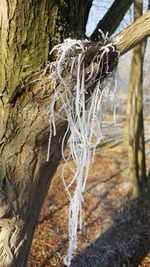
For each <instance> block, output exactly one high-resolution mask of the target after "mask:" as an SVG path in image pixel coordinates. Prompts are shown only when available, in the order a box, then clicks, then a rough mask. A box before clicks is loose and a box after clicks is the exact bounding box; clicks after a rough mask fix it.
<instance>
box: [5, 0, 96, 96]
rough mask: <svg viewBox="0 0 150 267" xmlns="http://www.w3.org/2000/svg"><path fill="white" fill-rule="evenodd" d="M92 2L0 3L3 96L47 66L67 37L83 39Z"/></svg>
mask: <svg viewBox="0 0 150 267" xmlns="http://www.w3.org/2000/svg"><path fill="white" fill-rule="evenodd" d="M90 3H91V0H88V1H86V0H82V1H80V0H76V1H74V0H71V1H70V0H58V1H57V0H51V1H48V0H42V1H41V0H34V1H33V0H28V1H24V0H20V1H17V0H12V1H7V0H1V2H0V92H3V91H7V92H9V93H10V92H13V91H14V90H15V89H16V87H17V85H18V84H19V83H20V81H21V80H24V79H25V78H26V77H27V76H29V75H31V74H32V73H34V72H36V71H38V70H40V69H41V68H43V67H44V66H45V65H46V64H47V60H48V53H49V51H50V50H51V48H52V47H53V46H54V45H55V44H58V43H60V42H62V41H63V40H64V38H67V37H77V38H79V37H80V38H81V35H82V34H83V32H84V28H85V23H86V18H87V12H88V10H89V8H90Z"/></svg>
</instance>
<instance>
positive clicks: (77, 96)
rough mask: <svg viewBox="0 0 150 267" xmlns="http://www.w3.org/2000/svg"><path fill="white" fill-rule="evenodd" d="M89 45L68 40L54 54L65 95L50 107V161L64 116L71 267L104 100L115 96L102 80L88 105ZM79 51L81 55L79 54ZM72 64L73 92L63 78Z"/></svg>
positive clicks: (105, 47)
mask: <svg viewBox="0 0 150 267" xmlns="http://www.w3.org/2000/svg"><path fill="white" fill-rule="evenodd" d="M85 44H86V42H85V41H80V40H71V39H66V40H65V41H64V43H63V44H61V45H58V46H56V47H54V49H53V51H54V50H56V51H57V54H58V58H57V61H56V62H55V64H53V69H55V74H56V76H57V79H59V82H60V83H61V85H62V88H63V95H62V94H61V93H59V92H57V90H56V91H55V94H54V98H53V101H52V103H51V104H50V109H49V112H50V137H49V145H48V154H47V160H49V155H50V147H51V138H52V136H54V135H56V125H55V119H56V117H57V116H58V117H62V114H65V115H64V120H67V122H68V128H67V131H66V134H65V135H64V138H63V141H62V156H63V159H64V168H63V171H62V180H63V183H64V187H65V189H66V191H67V193H68V196H69V200H70V208H69V248H68V253H67V255H66V256H65V257H64V263H65V264H66V265H67V266H69V265H70V263H71V260H72V258H73V254H74V252H75V249H76V248H77V230H78V228H79V229H82V202H83V192H84V190H85V185H86V180H87V176H88V170H89V165H90V162H91V159H93V158H94V154H95V149H96V146H97V145H98V144H99V143H100V141H101V140H102V138H103V136H102V132H101V122H102V117H103V116H102V110H101V106H102V105H101V104H102V100H103V97H104V96H106V95H107V96H109V95H110V94H112V92H110V88H109V90H108V87H109V86H108V87H107V82H105V88H103V87H104V82H103V83H101V79H100V78H101V77H100V78H99V80H97V81H96V86H95V89H94V90H93V93H92V94H91V97H90V100H88V101H89V103H88V104H87V103H86V101H87V100H86V94H87V89H88V88H89V86H90V84H91V81H90V79H88V80H89V83H87V81H85V68H84V55H85V52H86V48H85V47H86V46H85ZM110 47H111V48H112V47H113V44H111V43H109V44H107V45H105V44H104V45H103V46H102V48H101V50H102V51H101V52H102V53H101V57H100V58H99V65H100V63H101V60H102V57H103V56H104V54H105V55H106V58H107V54H108V52H109V49H110ZM77 51H79V52H78V53H77ZM69 61H71V62H72V63H71V67H70V77H71V74H72V72H73V71H74V70H75V71H76V82H75V85H74V88H69V82H68V81H67V79H65V78H63V75H62V73H63V70H64V69H65V68H66V66H68V64H70V62H69ZM92 71H93V70H92V68H91V75H90V76H91V77H92ZM106 71H107V68H106ZM95 76H96V75H95ZM112 76H113V74H112ZM115 88H116V86H115ZM114 90H115V89H114ZM58 100H59V101H60V102H61V107H60V108H59V111H58V112H57V113H56V112H55V111H54V106H55V103H56V101H58ZM62 111H63V112H62ZM68 132H70V134H71V135H70V138H69V141H68V143H69V147H70V155H69V157H67V158H65V155H64V143H65V139H66V137H67V134H68ZM70 157H72V159H73V161H74V163H75V166H76V168H75V169H73V168H72V167H71V166H70V165H69V159H70ZM66 166H68V167H69V168H70V170H71V172H73V177H72V180H71V181H70V183H69V184H66V181H65V175H64V169H65V167H66ZM73 184H75V191H74V193H71V192H70V187H71V186H72V185H73Z"/></svg>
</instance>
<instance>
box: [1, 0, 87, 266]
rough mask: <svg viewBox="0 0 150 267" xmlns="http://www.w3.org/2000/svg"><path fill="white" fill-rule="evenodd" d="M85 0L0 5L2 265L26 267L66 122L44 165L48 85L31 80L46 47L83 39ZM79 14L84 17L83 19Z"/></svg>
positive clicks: (44, 59) (37, 74)
mask: <svg viewBox="0 0 150 267" xmlns="http://www.w3.org/2000/svg"><path fill="white" fill-rule="evenodd" d="M90 3H91V0H89V1H85V0H82V1H78V0H77V1H74V0H71V1H69V0H66V1H65V0H64V1H63V0H61V1H56V0H52V1H49V0H42V1H41V0H40V1H39V0H34V1H33V0H29V1H23V0H20V1H16V0H12V1H6V0H2V1H1V2H0V41H1V42H0V259H1V262H0V266H3V267H8V266H12V267H25V266H26V265H27V258H28V254H29V250H30V246H31V241H32V237H33V233H34V228H35V226H36V222H37V220H38V214H39V211H40V208H41V205H42V202H43V200H44V197H45V195H46V193H47V190H48V188H49V184H50V180H51V179H52V177H53V174H54V172H55V170H56V168H57V165H58V163H59V161H60V159H61V145H60V144H61V140H62V138H63V136H64V133H65V131H66V127H67V125H66V124H65V123H64V121H59V123H58V126H57V136H55V137H53V140H52V146H51V155H50V161H49V162H48V163H47V162H46V155H47V145H48V137H49V122H48V121H49V115H48V114H47V109H48V107H49V104H50V99H51V97H52V94H53V91H54V88H53V87H51V81H48V80H47V79H46V83H45V80H44V78H43V82H42V83H40V82H39V83H37V84H36V86H34V84H35V83H32V82H31V81H33V80H36V79H38V78H39V77H40V75H41V73H40V70H41V69H43V68H44V67H45V66H46V64H47V61H48V53H49V50H50V49H51V48H52V46H53V45H54V44H56V43H59V42H61V41H63V39H64V38H66V37H69V36H70V37H79V34H80V35H81V34H82V32H83V30H84V27H85V21H86V18H87V12H88V10H89V7H90ZM84 13H85V16H84Z"/></svg>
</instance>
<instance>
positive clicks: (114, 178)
mask: <svg viewBox="0 0 150 267" xmlns="http://www.w3.org/2000/svg"><path fill="white" fill-rule="evenodd" d="M145 122H146V127H145V128H146V155H147V169H149V168H150V167H149V166H150V119H146V121H145ZM123 125H124V121H123V120H121V119H120V120H118V121H117V124H116V125H114V124H113V122H112V120H111V121H110V120H108V121H106V122H105V123H104V124H103V134H104V136H105V138H104V141H103V142H102V143H101V144H100V145H99V147H98V148H97V150H96V156H95V160H94V163H93V164H91V167H90V171H89V177H88V181H87V185H86V190H85V193H84V195H83V197H84V202H83V229H82V231H79V232H78V249H77V251H76V256H75V257H74V260H73V261H72V264H71V267H148V266H149V267H150V205H149V203H150V202H149V200H148V199H146V200H145V199H135V200H134V201H133V200H131V199H130V196H131V192H132V186H131V183H130V182H129V180H128V170H127V167H128V163H127V151H126V148H125V147H124V146H123V143H122V136H123ZM70 164H71V165H73V162H72V161H70ZM62 166H63V161H62V162H60V164H59V167H58V169H57V172H56V173H55V176H54V177H53V180H52V183H51V186H50V189H49V192H48V195H47V197H46V199H45V202H44V204H43V208H42V210H41V213H40V218H39V222H38V225H37V228H36V231H35V235H34V240H33V243H32V248H31V253H30V258H29V263H28V267H52V266H57V267H63V266H64V264H63V256H64V255H65V254H66V251H67V247H68V229H67V228H68V206H69V201H68V196H67V194H66V191H65V190H64V186H63V183H62V180H61V170H62ZM65 175H66V177H67V180H68V181H69V180H70V175H71V173H70V171H69V170H67V169H66V170H65Z"/></svg>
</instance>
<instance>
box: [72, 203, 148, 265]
mask: <svg viewBox="0 0 150 267" xmlns="http://www.w3.org/2000/svg"><path fill="white" fill-rule="evenodd" d="M149 203H150V201H148V200H141V199H136V200H134V201H127V202H126V203H125V204H124V205H123V207H122V208H121V210H120V211H119V212H118V211H116V212H115V216H114V223H113V224H112V225H111V227H110V228H109V229H108V230H107V231H106V232H105V233H103V234H101V235H100V237H99V238H98V239H97V240H96V241H95V242H93V243H91V244H90V245H89V246H88V247H86V248H85V249H84V250H83V251H82V252H81V253H80V254H78V255H77V256H76V257H75V258H74V260H73V261H72V264H71V265H70V267H128V266H129V267H137V266H147V267H148V266H150V259H147V263H146V261H145V262H144V265H140V264H142V260H143V259H144V258H145V257H146V255H147V254H148V253H149V250H150V205H149Z"/></svg>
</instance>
